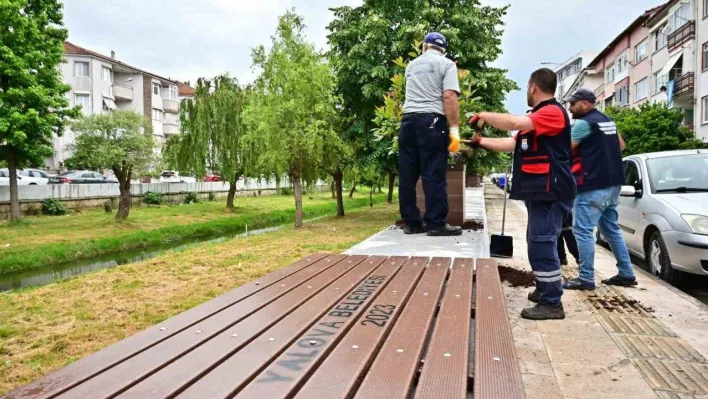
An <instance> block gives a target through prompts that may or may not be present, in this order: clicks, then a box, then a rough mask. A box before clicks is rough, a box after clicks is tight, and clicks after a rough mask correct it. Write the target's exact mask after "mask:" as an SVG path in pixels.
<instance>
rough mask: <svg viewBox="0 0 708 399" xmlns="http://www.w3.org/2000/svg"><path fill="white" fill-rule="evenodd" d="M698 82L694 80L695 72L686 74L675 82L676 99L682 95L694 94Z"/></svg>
mask: <svg viewBox="0 0 708 399" xmlns="http://www.w3.org/2000/svg"><path fill="white" fill-rule="evenodd" d="M695 84H696V80H695V78H694V75H693V72H688V73H684V74H683V75H681V76H679V77H678V78H676V79H675V80H674V97H678V96H680V95H681V94H684V93H689V92H691V93H692V92H693V89H694V87H695Z"/></svg>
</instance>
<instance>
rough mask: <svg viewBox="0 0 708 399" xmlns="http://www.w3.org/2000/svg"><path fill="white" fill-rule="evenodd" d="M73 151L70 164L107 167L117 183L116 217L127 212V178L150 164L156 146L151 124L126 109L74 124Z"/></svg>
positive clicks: (94, 167)
mask: <svg viewBox="0 0 708 399" xmlns="http://www.w3.org/2000/svg"><path fill="white" fill-rule="evenodd" d="M73 128H74V131H75V132H76V133H77V137H76V142H75V143H74V144H73V145H71V146H70V148H71V150H72V151H73V152H74V154H73V155H72V156H71V158H69V159H67V164H68V165H71V166H73V167H81V168H87V169H94V170H95V169H111V170H112V171H113V173H114V174H115V175H116V178H117V179H118V183H119V185H120V199H119V201H118V213H117V214H116V219H119V220H122V219H126V218H127V217H128V214H129V213H130V203H131V196H130V179H131V178H132V177H133V176H139V174H140V173H142V172H146V171H147V170H148V169H149V168H150V166H151V165H152V163H153V161H154V159H155V155H154V151H153V149H154V148H155V146H156V143H155V139H154V138H153V137H152V125H151V123H150V121H148V120H147V119H146V118H145V116H143V115H142V114H140V113H137V112H134V111H128V110H116V111H113V112H110V113H106V114H95V115H91V116H88V117H86V118H83V119H81V120H79V121H77V122H76V123H74V127H73Z"/></svg>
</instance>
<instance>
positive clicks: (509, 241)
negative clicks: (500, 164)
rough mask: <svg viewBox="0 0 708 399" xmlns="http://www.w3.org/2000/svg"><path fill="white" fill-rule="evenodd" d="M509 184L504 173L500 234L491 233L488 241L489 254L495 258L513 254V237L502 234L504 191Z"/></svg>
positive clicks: (504, 212)
mask: <svg viewBox="0 0 708 399" xmlns="http://www.w3.org/2000/svg"><path fill="white" fill-rule="evenodd" d="M508 184H509V174H505V175H504V211H503V214H502V228H501V235H498V234H492V241H491V242H490V243H489V254H490V255H491V256H492V257H495V258H511V257H513V256H514V238H513V237H512V236H506V235H504V226H505V225H506V192H507V187H508Z"/></svg>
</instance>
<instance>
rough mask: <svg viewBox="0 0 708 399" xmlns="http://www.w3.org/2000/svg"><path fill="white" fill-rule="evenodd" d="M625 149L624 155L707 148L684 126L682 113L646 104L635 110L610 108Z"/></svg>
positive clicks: (662, 106)
mask: <svg viewBox="0 0 708 399" xmlns="http://www.w3.org/2000/svg"><path fill="white" fill-rule="evenodd" d="M606 112H607V115H608V116H609V117H610V118H612V119H614V121H615V123H616V124H617V130H618V131H619V132H620V133H621V134H622V138H624V141H625V144H626V147H625V150H624V154H625V155H633V154H642V153H648V152H657V151H670V150H680V149H694V148H708V143H706V142H704V141H702V140H698V139H696V138H695V137H694V135H693V132H691V130H689V129H688V128H687V127H685V126H683V119H684V118H683V112H682V111H681V110H680V109H677V108H669V107H668V106H667V105H666V103H664V102H660V103H656V104H649V103H645V104H642V105H641V106H640V107H639V108H638V109H636V108H622V109H618V108H608V109H607V111H606Z"/></svg>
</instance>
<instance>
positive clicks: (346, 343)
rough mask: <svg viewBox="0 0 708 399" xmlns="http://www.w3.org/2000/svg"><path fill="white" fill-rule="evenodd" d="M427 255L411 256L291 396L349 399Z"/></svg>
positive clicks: (316, 398)
mask: <svg viewBox="0 0 708 399" xmlns="http://www.w3.org/2000/svg"><path fill="white" fill-rule="evenodd" d="M427 264H428V258H413V259H411V260H410V261H409V262H408V263H406V264H405V265H404V266H403V267H402V268H401V271H399V272H398V274H397V275H396V277H394V278H393V280H392V281H391V283H390V284H389V285H388V286H387V287H386V289H385V290H384V291H383V292H382V293H381V295H380V296H379V297H378V298H376V300H375V301H373V302H372V303H371V306H370V307H369V309H368V311H367V312H366V313H365V314H364V315H362V316H361V317H360V318H359V320H357V323H356V325H355V326H354V327H352V329H351V331H349V333H348V334H347V335H346V336H345V337H344V339H342V342H341V343H340V344H339V345H337V347H336V348H335V349H334V350H333V351H332V353H331V354H330V355H329V356H328V357H327V359H325V361H324V362H323V363H322V364H321V365H320V366H319V367H318V368H317V371H315V373H314V374H313V375H312V377H310V378H309V380H308V381H307V382H306V383H305V385H304V386H303V387H302V389H301V390H300V391H299V392H298V393H297V395H296V396H295V398H296V399H300V398H301V399H305V398H312V399H321V398H328V399H336V398H349V397H351V396H350V395H351V394H353V393H354V392H356V388H357V386H358V384H359V382H361V379H362V377H363V373H364V372H365V371H366V370H367V369H368V367H369V365H370V364H371V362H372V361H373V359H374V356H376V352H377V351H378V350H379V348H380V347H381V345H382V344H383V340H384V339H385V337H386V335H388V332H389V331H390V330H391V327H392V326H393V324H394V323H395V321H396V319H397V318H398V315H399V314H400V313H401V310H402V309H403V305H404V304H405V303H406V301H407V300H408V297H409V296H410V294H411V292H413V289H414V288H415V286H416V284H417V283H418V280H419V279H420V276H421V275H422V274H423V271H425V266H426V265H427Z"/></svg>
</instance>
